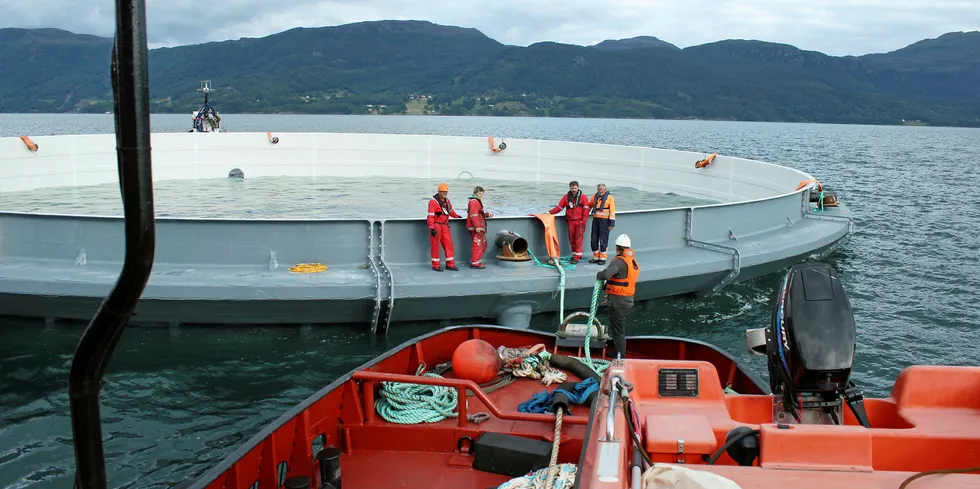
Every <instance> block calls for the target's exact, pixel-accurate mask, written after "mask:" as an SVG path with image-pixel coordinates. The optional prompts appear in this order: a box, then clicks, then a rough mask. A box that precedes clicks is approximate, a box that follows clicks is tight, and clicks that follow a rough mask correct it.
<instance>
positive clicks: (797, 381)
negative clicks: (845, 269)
mask: <svg viewBox="0 0 980 489" xmlns="http://www.w3.org/2000/svg"><path fill="white" fill-rule="evenodd" d="M746 343H747V346H748V347H749V349H750V351H752V352H753V353H756V354H758V355H764V356H766V357H767V364H768V366H769V385H770V387H771V388H772V393H773V422H774V423H793V422H794V421H795V422H796V423H800V424H843V414H844V413H843V404H844V403H846V404H847V406H848V408H850V410H851V412H852V413H853V414H854V416H855V418H857V421H858V422H859V423H860V424H861V425H862V426H864V427H865V428H870V427H871V426H870V424H869V423H868V416H867V414H866V412H865V409H864V401H863V399H864V395H863V394H862V393H861V391H860V390H858V388H857V387H856V386H855V385H854V382H851V381H850V375H851V366H852V364H853V362H854V349H855V329H854V315H853V314H852V313H851V304H850V302H849V301H848V300H847V295H846V294H845V293H844V287H843V286H842V285H841V283H840V280H839V279H838V278H837V271H836V270H834V269H833V267H831V266H830V265H829V264H827V263H820V262H818V263H801V264H797V265H794V266H793V267H791V268H790V269H789V271H788V272H787V273H786V276H785V278H783V282H782V284H781V285H780V287H779V290H778V291H777V293H776V297H775V303H774V304H773V310H772V324H771V325H770V326H769V327H768V328H759V329H754V330H748V331H746Z"/></svg>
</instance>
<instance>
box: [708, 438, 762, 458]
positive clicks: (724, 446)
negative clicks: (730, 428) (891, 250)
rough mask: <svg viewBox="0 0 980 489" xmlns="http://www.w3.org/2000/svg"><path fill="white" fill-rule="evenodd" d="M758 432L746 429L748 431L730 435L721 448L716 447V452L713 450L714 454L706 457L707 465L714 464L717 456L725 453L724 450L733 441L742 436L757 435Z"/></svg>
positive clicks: (732, 443)
mask: <svg viewBox="0 0 980 489" xmlns="http://www.w3.org/2000/svg"><path fill="white" fill-rule="evenodd" d="M758 434H759V430H748V431H743V432H741V433H739V434H737V435H735V436H733V437H731V438H730V439H728V441H726V442H725V444H724V445H722V446H721V448H719V449H718V451H717V452H715V454H714V455H712V456H711V458H709V459H708V465H714V464H715V462H716V461H718V457H720V456H721V454H723V453H725V450H728V447H730V446H732V445H734V444H735V442H737V441H739V440H741V439H742V438H745V437H746V436H749V435H758Z"/></svg>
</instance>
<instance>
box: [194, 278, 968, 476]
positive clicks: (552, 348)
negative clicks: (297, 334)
mask: <svg viewBox="0 0 980 489" xmlns="http://www.w3.org/2000/svg"><path fill="white" fill-rule="evenodd" d="M570 329H571V328H569V327H567V325H566V327H565V328H564V330H563V331H560V332H559V333H558V334H554V335H551V334H545V333H535V332H530V331H520V330H509V329H505V328H501V327H494V326H460V327H452V328H448V329H445V330H441V331H437V332H435V333H432V334H429V335H427V336H424V337H421V338H418V339H415V340H413V341H410V342H408V343H406V344H404V345H402V346H399V347H398V348H395V349H393V350H391V351H390V352H388V353H386V354H384V355H382V356H381V357H379V358H377V359H375V360H373V361H372V362H370V363H368V364H366V365H364V366H362V367H360V368H358V369H356V370H354V371H353V372H351V373H349V374H347V375H345V376H344V377H342V378H340V379H338V380H337V381H335V382H334V383H333V384H331V385H330V386H328V387H327V388H325V389H324V390H322V391H320V392H318V393H317V394H315V395H314V396H312V397H310V398H309V399H307V400H306V401H305V402H303V403H302V404H300V405H299V406H297V407H296V408H295V409H294V410H293V411H291V412H289V413H287V414H285V415H284V416H282V417H281V418H279V419H278V420H276V421H275V422H274V423H272V425H271V426H269V427H268V428H266V429H265V430H263V431H262V432H261V433H259V434H258V435H257V436H255V437H254V438H252V439H251V440H250V441H249V442H248V443H246V444H245V446H243V447H242V448H241V449H240V450H238V451H236V452H235V453H233V454H231V456H229V457H228V458H227V459H225V460H224V461H223V462H221V463H219V464H218V465H217V466H215V467H214V468H213V469H212V470H210V471H209V472H207V473H205V474H204V475H202V476H201V477H200V478H199V479H198V480H196V481H193V482H191V483H189V484H188V487H193V488H207V489H219V488H221V489H248V488H262V487H284V488H289V489H298V488H304V489H306V488H321V489H325V488H340V487H343V488H346V489H351V488H354V489H358V488H365V489H366V488H399V487H401V488H415V487H425V488H433V489H440V488H446V489H448V488H478V489H483V488H488V487H498V488H501V489H518V488H532V487H533V488H539V487H540V488H544V487H555V488H568V487H576V488H583V489H599V488H623V489H626V488H668V487H669V488H674V489H685V488H703V489H715V488H717V489H736V488H744V489H748V488H774V489H776V488H779V489H784V488H786V487H793V488H801V489H807V488H826V487H855V488H871V487H873V488H899V487H905V486H904V485H903V481H907V480H910V479H913V478H916V477H921V476H922V475H925V474H931V473H933V472H930V471H936V472H935V473H936V474H937V475H931V476H929V477H925V478H919V479H918V480H915V481H914V482H912V483H911V485H909V487H911V488H913V489H915V488H940V487H942V488H967V487H971V488H977V487H980V475H970V474H945V473H944V472H945V471H948V470H957V469H959V470H961V471H968V470H974V471H976V470H980V467H978V466H980V403H978V401H977V399H978V397H977V389H978V387H980V369H978V368H972V367H911V368H908V369H906V370H904V371H903V372H902V373H901V375H899V377H898V379H897V381H896V382H895V385H894V390H893V392H892V395H891V397H889V398H887V399H864V398H863V395H862V393H861V391H860V390H859V389H858V387H857V386H855V384H854V383H853V382H852V381H850V372H851V363H852V360H853V358H854V353H855V327H854V321H853V316H852V314H851V310H850V306H849V302H848V299H847V297H846V295H845V291H844V289H843V287H842V286H841V284H840V281H839V280H838V277H837V274H836V272H835V271H834V269H833V268H832V267H831V266H830V265H828V264H826V263H823V262H817V263H806V264H798V265H795V266H793V267H791V268H790V270H789V271H788V272H787V274H786V276H785V278H784V280H783V282H782V285H781V286H780V288H779V290H778V291H777V293H776V294H775V299H774V306H773V314H772V324H770V325H769V326H768V327H765V328H760V329H754V330H749V331H747V332H746V340H747V343H748V346H749V347H750V349H751V351H752V352H754V353H757V354H760V355H764V356H766V358H767V363H768V366H769V379H770V382H769V384H770V385H769V386H764V385H763V384H762V382H760V381H759V380H758V379H756V377H755V376H753V375H752V374H751V373H750V372H749V371H748V370H746V369H745V368H744V367H743V366H740V365H739V364H738V363H737V362H736V361H735V360H734V359H733V358H732V357H731V356H729V355H728V354H726V353H723V352H722V351H720V350H717V349H715V348H714V347H711V346H709V345H705V344H703V343H698V342H695V341H691V340H684V339H680V338H663V337H640V338H630V339H629V340H628V346H627V354H626V358H625V359H613V360H612V361H608V360H606V359H604V358H601V357H600V356H599V355H597V357H596V358H592V355H591V354H592V349H591V348H589V347H586V346H585V345H587V344H588V345H590V346H591V345H592V341H591V339H589V340H585V339H584V338H578V337H575V336H573V335H571V334H569V333H568V331H569V330H570ZM590 331H591V330H590ZM600 331H601V330H600ZM600 334H601V333H600ZM600 348H601V345H600ZM583 350H584V351H583ZM602 352H604V350H599V351H598V353H600V354H601V353H602ZM770 392H772V394H770ZM463 400H465V401H463ZM970 467H972V469H971V468H970ZM940 473H942V474H943V475H938V474H940Z"/></svg>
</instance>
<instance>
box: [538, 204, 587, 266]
mask: <svg viewBox="0 0 980 489" xmlns="http://www.w3.org/2000/svg"><path fill="white" fill-rule="evenodd" d="M562 209H565V220H566V221H567V222H568V244H569V246H570V247H571V248H572V261H573V262H577V261H579V260H581V259H582V239H583V238H584V237H585V223H586V222H587V221H588V220H589V199H588V197H586V196H585V194H584V193H582V191H581V190H579V191H578V195H577V196H576V195H572V192H571V191H569V192H568V193H567V194H565V195H564V196H562V198H561V200H560V201H558V205H557V206H555V208H554V209H551V210H550V211H548V212H549V213H551V214H557V213H559V212H561V210H562Z"/></svg>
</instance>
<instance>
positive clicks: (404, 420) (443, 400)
mask: <svg viewBox="0 0 980 489" xmlns="http://www.w3.org/2000/svg"><path fill="white" fill-rule="evenodd" d="M422 376H423V377H434V378H438V379H441V378H442V376H441V375H438V374H434V373H432V372H428V373H425V374H423V375H422ZM457 396H458V394H457V392H456V389H455V388H449V387H443V386H439V385H422V384H406V383H402V382H382V383H381V389H380V392H378V399H377V400H376V401H375V402H374V409H375V410H376V411H377V412H378V414H379V415H381V417H382V418H384V419H385V420H386V421H388V422H390V423H399V424H416V423H438V422H439V421H442V420H444V419H447V418H455V417H457V416H459V414H458V413H457V412H455V410H456V408H457V406H459V400H458V397H457Z"/></svg>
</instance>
